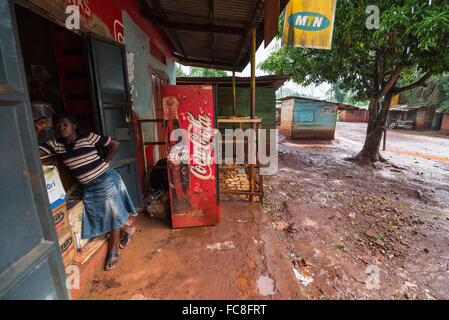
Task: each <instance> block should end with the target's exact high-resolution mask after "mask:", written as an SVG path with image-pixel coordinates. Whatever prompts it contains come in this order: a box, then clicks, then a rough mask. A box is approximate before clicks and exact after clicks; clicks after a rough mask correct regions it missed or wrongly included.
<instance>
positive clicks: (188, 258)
mask: <svg viewBox="0 0 449 320" xmlns="http://www.w3.org/2000/svg"><path fill="white" fill-rule="evenodd" d="M364 131H365V125H364V124H357V123H356V124H353V123H338V125H337V132H336V140H334V141H332V142H322V141H321V142H318V141H299V140H295V141H291V140H288V139H286V138H285V137H283V136H280V137H279V138H280V139H279V172H278V174H277V175H275V176H270V177H266V178H265V180H264V184H265V191H266V197H265V204H264V208H263V209H262V208H260V206H258V205H257V204H252V205H249V204H248V202H244V201H241V202H225V203H222V221H221V223H220V224H218V225H217V226H213V227H207V228H192V229H179V230H173V229H170V228H169V227H168V226H167V225H166V224H165V223H164V222H162V221H160V220H156V219H150V218H149V217H148V216H145V215H142V216H140V217H139V219H138V221H137V226H138V230H139V231H138V232H137V233H136V235H135V237H134V239H133V241H132V243H131V244H130V245H129V247H128V248H126V249H125V250H122V251H121V257H120V262H119V265H118V266H117V267H116V268H115V269H114V270H112V271H109V272H105V271H102V269H101V267H102V263H103V261H101V263H98V265H97V266H96V268H94V267H92V268H91V269H92V270H94V271H92V272H91V274H90V275H89V276H88V277H86V278H85V279H83V285H82V287H81V290H79V291H77V292H76V295H75V296H74V298H75V299H449V232H448V228H449V209H448V208H449V186H448V183H447V182H448V181H449V161H444V160H435V159H446V158H449V155H448V154H449V152H448V151H447V150H449V140H448V139H438V138H435V137H422V136H415V135H405V134H404V133H401V132H399V131H395V132H389V140H388V141H389V143H388V144H387V148H389V149H390V150H394V151H395V152H393V151H387V152H385V153H384V154H383V155H384V156H385V157H386V158H387V159H389V160H390V163H391V164H378V165H377V167H376V168H375V167H371V166H368V167H360V166H358V165H356V164H354V163H351V162H346V161H344V160H343V158H345V157H347V156H350V155H353V154H355V153H356V152H357V151H358V150H360V148H361V145H362V143H363V137H364ZM411 154H414V155H411ZM429 156H430V157H433V159H429V158H428V157H429ZM228 241H232V246H233V248H232V246H230V247H229V246H228V249H227V250H211V249H209V248H208V245H214V244H216V243H224V242H228ZM98 261H99V260H98ZM89 268H90V267H89ZM376 273H378V277H376ZM377 280H378V281H377Z"/></svg>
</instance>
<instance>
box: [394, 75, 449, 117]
mask: <svg viewBox="0 0 449 320" xmlns="http://www.w3.org/2000/svg"><path fill="white" fill-rule="evenodd" d="M402 99H403V100H404V103H405V104H408V105H416V104H423V105H424V106H429V107H430V106H436V107H438V108H441V109H442V111H445V112H447V111H449V73H444V74H441V75H438V76H433V77H431V78H430V79H429V80H428V81H427V86H426V87H423V88H415V89H413V90H410V91H408V92H404V94H403V95H402Z"/></svg>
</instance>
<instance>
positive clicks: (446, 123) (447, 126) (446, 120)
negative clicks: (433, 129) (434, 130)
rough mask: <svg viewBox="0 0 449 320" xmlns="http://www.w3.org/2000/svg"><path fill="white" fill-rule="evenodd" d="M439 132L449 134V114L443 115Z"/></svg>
mask: <svg viewBox="0 0 449 320" xmlns="http://www.w3.org/2000/svg"><path fill="white" fill-rule="evenodd" d="M441 131H445V132H448V133H449V113H445V114H444V115H443V121H442V122H441Z"/></svg>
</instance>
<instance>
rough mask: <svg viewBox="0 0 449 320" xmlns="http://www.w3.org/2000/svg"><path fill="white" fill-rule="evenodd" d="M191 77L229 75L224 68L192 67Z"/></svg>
mask: <svg viewBox="0 0 449 320" xmlns="http://www.w3.org/2000/svg"><path fill="white" fill-rule="evenodd" d="M189 76H190V77H215V78H216V77H227V76H228V73H227V72H226V71H224V70H218V69H207V68H198V67H192V68H190V73H189Z"/></svg>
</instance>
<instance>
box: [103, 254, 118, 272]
mask: <svg viewBox="0 0 449 320" xmlns="http://www.w3.org/2000/svg"><path fill="white" fill-rule="evenodd" d="M118 257H119V254H118V252H108V258H107V259H106V264H105V266H104V270H105V271H109V270H111V269H114V268H115V267H116V266H117V263H118Z"/></svg>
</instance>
